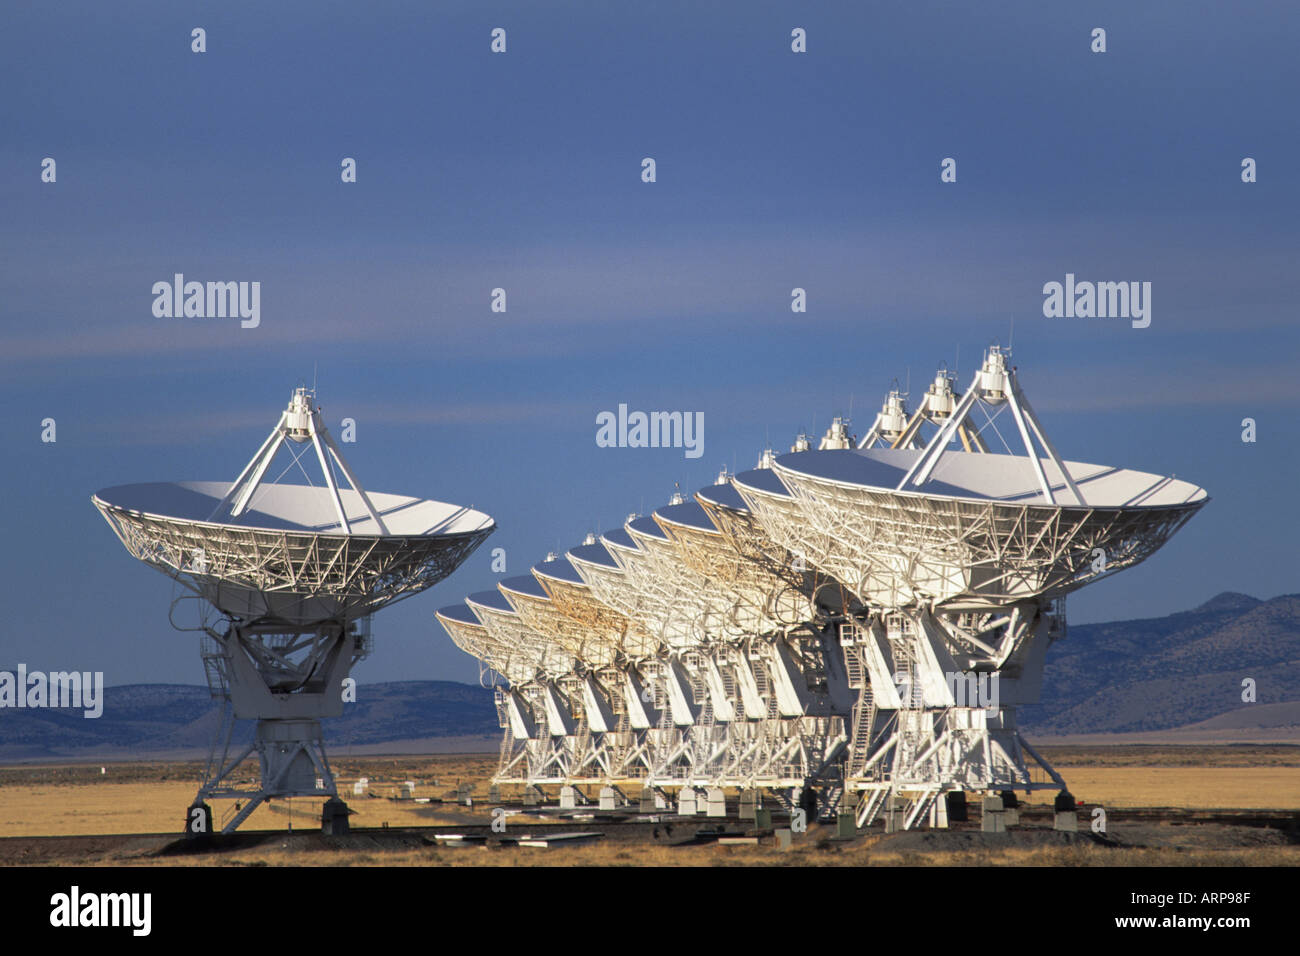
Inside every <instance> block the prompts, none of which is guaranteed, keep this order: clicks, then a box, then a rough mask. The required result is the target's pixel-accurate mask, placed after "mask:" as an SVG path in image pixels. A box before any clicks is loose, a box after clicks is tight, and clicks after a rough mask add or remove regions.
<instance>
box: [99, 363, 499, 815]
mask: <svg viewBox="0 0 1300 956" xmlns="http://www.w3.org/2000/svg"><path fill="white" fill-rule="evenodd" d="M314 397H315V396H314V394H313V393H312V392H311V391H310V390H308V389H305V388H298V389H296V390H295V391H294V393H293V395H292V397H291V399H290V401H289V405H288V408H287V409H286V410H285V411H284V412H283V413H282V414H281V416H280V419H279V422H278V423H277V424H276V426H275V428H274V429H273V430H272V432H271V434H270V436H269V437H268V438H267V439H266V441H265V442H264V443H263V444H262V447H261V448H260V449H259V450H258V452H257V454H255V455H254V456H253V458H252V460H250V461H249V463H248V464H247V466H245V468H244V469H243V470H242V471H241V472H240V473H239V476H238V477H237V478H236V480H235V481H233V482H175V483H154V484H137V485H123V486H119V487H115V488H108V489H105V490H103V491H100V492H98V493H97V494H95V495H94V496H93V498H92V501H93V503H94V505H95V507H96V508H97V509H99V511H100V513H101V514H102V515H103V516H104V518H105V519H106V520H107V521H108V523H109V525H110V527H112V529H113V531H114V532H115V533H116V534H117V536H118V538H119V539H121V541H122V543H123V544H124V545H125V546H126V548H127V550H128V551H129V552H130V553H131V554H132V555H133V556H134V557H136V558H137V559H139V560H141V561H143V562H144V563H146V564H147V565H149V566H150V567H153V568H155V569H157V570H159V571H161V572H163V573H164V574H167V575H168V576H169V577H171V578H173V579H174V580H175V581H177V582H178V583H180V584H181V585H182V586H183V587H185V588H186V589H187V590H188V591H190V592H191V593H192V594H193V595H194V596H197V597H198V598H199V599H201V600H203V601H205V602H207V603H208V604H210V605H211V606H212V607H213V608H215V610H216V611H217V612H218V613H219V614H220V615H221V617H222V618H223V623H222V624H221V626H220V627H211V626H208V625H207V624H204V625H203V627H202V630H203V636H202V637H201V652H202V657H203V662H204V669H205V672H206V674H207V677H208V683H209V687H210V689H211V691H212V694H213V696H214V697H215V698H217V699H219V700H220V701H221V703H222V709H221V722H220V723H221V726H220V731H219V733H218V735H217V737H216V738H215V740H214V743H213V747H212V751H211V754H210V756H209V760H208V768H207V772H206V774H205V779H204V782H203V784H202V786H201V787H200V788H199V792H198V796H197V797H196V799H195V801H194V804H193V805H192V806H191V807H190V809H189V811H188V812H187V817H186V833H187V834H188V835H191V836H199V835H202V834H205V833H210V832H212V812H211V808H210V806H209V805H208V801H209V800H213V799H232V800H235V801H237V803H236V804H235V807H237V808H238V809H233V808H232V812H231V814H229V815H228V816H229V819H226V820H224V821H223V822H222V830H223V832H226V833H229V832H233V831H234V830H235V829H236V828H237V827H238V826H239V825H240V824H241V823H242V822H243V821H244V820H246V819H247V818H248V816H249V815H250V814H251V813H252V812H253V811H254V810H255V809H256V808H257V807H258V806H259V805H260V804H261V803H262V802H263V801H265V800H268V799H273V798H284V797H326V798H327V801H328V802H327V803H326V805H325V811H324V814H323V820H324V821H325V822H326V823H327V825H331V824H332V829H334V830H339V829H342V828H346V820H347V816H346V814H347V808H346V806H345V805H344V804H343V803H342V801H340V800H339V799H338V792H337V788H336V786H335V782H334V776H333V774H332V772H331V770H330V767H329V762H328V760H327V758H326V755H325V748H324V746H323V743H322V738H321V725H320V721H321V719H323V718H326V717H337V716H339V715H340V714H342V712H343V683H344V680H345V679H346V678H347V677H348V675H349V672H350V671H351V669H352V666H353V665H354V664H355V663H356V662H357V661H359V660H360V659H361V658H363V657H364V656H365V655H366V654H367V653H368V652H369V650H370V639H369V619H370V615H372V614H373V613H374V612H375V611H378V610H380V609H381V608H384V607H387V606H388V605H390V604H393V603H395V602H397V601H400V600H402V599H403V598H406V597H410V596H411V595H413V594H417V593H419V592H420V591H423V590H425V589H426V588H428V587H431V586H432V585H434V584H436V583H437V582H439V581H441V580H442V579H443V578H445V577H446V576H447V575H449V574H450V573H451V572H452V571H454V570H455V569H456V568H457V567H459V566H460V564H461V563H463V562H464V560H465V559H466V558H467V557H469V555H470V554H471V553H472V552H473V551H474V550H475V549H476V548H477V547H478V546H479V545H480V544H482V542H483V540H484V539H485V538H486V537H487V536H488V535H489V534H491V533H492V531H493V530H494V529H495V525H494V523H493V522H492V519H491V518H490V517H488V516H487V515H486V514H483V513H482V512H479V511H474V510H473V509H470V508H464V507H459V506H456V505H450V504H445V503H442V502H438V501H432V500H426V499H420V498H413V497H409V496H405V495H394V494H370V493H367V492H366V491H365V489H364V488H362V486H361V483H360V482H359V481H358V480H357V477H356V474H355V472H353V470H352V468H351V467H350V466H349V465H348V463H347V460H346V459H345V458H344V456H343V453H342V451H341V450H340V449H339V447H338V445H337V444H335V442H334V440H333V438H332V437H331V436H330V434H329V431H328V430H327V429H326V427H325V425H324V423H323V421H322V419H321V414H320V409H319V408H318V407H316V405H315V404H314ZM295 446H297V447H298V451H296V452H295V451H294V448H295ZM282 448H284V449H287V450H288V451H289V452H290V454H291V457H292V460H291V461H290V462H289V464H288V466H287V467H286V468H285V469H284V470H283V471H282V472H281V473H280V474H279V475H278V476H277V478H276V479H275V480H272V481H267V475H268V474H269V473H270V469H271V467H272V464H273V462H274V460H275V458H276V455H277V453H278V452H279V451H280V450H281V449H282ZM308 449H311V450H312V451H314V453H315V455H314V457H315V465H317V466H318V467H319V479H318V480H319V481H320V484H316V483H314V482H312V480H311V476H310V473H309V472H308V469H307V467H305V466H304V464H303V462H302V458H303V457H305V456H306V453H307V451H308ZM311 464H312V461H311V459H310V458H309V459H308V461H307V465H311ZM295 467H296V468H298V469H299V472H300V473H301V474H302V476H303V477H304V478H306V480H307V481H308V484H306V485H300V484H287V483H286V484H281V483H279V480H278V479H279V478H281V477H283V476H284V475H285V474H286V473H288V472H289V471H291V470H292V469H294V468H295ZM336 469H337V471H336ZM339 475H341V476H342V477H343V478H344V479H346V481H347V483H348V485H349V487H346V488H345V487H341V481H340V480H339ZM241 719H251V720H255V721H256V722H257V723H256V732H255V734H254V739H253V741H252V742H251V743H250V744H248V745H247V746H245V747H243V748H242V749H234V750H232V746H231V742H232V740H233V734H234V728H235V725H236V721H237V720H241ZM253 753H256V754H257V757H258V761H259V767H260V775H259V784H258V785H257V786H256V787H254V788H252V789H249V788H248V787H246V786H243V785H240V784H239V783H238V782H237V775H238V768H239V767H240V765H241V764H242V763H243V761H244V760H245V758H247V757H249V756H251V755H252V754H253Z"/></svg>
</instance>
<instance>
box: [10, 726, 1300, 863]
mask: <svg viewBox="0 0 1300 956" xmlns="http://www.w3.org/2000/svg"><path fill="white" fill-rule="evenodd" d="M1229 749H1230V748H1223V749H1222V750H1220V751H1217V752H1214V751H1212V752H1203V750H1204V748H1196V749H1195V750H1194V751H1193V748H1181V749H1180V748H1168V749H1167V750H1158V749H1143V750H1141V751H1137V752H1134V753H1118V752H1117V753H1114V754H1110V753H1105V752H1102V753H1100V754H1096V753H1095V751H1088V752H1086V753H1082V752H1074V753H1070V754H1066V755H1065V756H1066V759H1064V760H1062V759H1061V755H1060V754H1053V758H1055V759H1056V760H1057V761H1058V762H1059V763H1060V764H1061V765H1062V767H1063V774H1064V776H1065V778H1066V780H1067V782H1068V783H1069V786H1070V789H1071V792H1073V793H1074V794H1075V796H1076V797H1077V798H1078V799H1080V800H1081V801H1083V802H1084V803H1086V804H1088V805H1101V806H1104V807H1106V808H1107V809H1108V810H1118V811H1121V812H1118V813H1115V812H1112V813H1110V814H1109V815H1108V819H1109V821H1110V822H1111V824H1112V832H1113V833H1117V834H1118V833H1121V826H1122V825H1123V824H1125V823H1126V822H1128V821H1126V820H1125V817H1124V814H1123V813H1122V810H1123V809H1124V808H1134V807H1179V808H1186V809H1219V808H1237V809H1290V810H1296V809H1300V760H1297V759H1296V753H1295V749H1294V748H1289V749H1288V748H1272V749H1270V748H1259V749H1258V750H1256V751H1253V752H1250V753H1246V752H1243V751H1232V752H1229ZM1089 757H1094V759H1093V760H1088V759H1087V758H1089ZM1139 760H1142V761H1145V765H1143V764H1139V763H1138V762H1137V761H1139ZM1193 761H1196V762H1193ZM495 763H496V761H495V758H494V757H490V756H475V755H469V756H466V755H454V756H446V757H396V758H349V759H344V760H341V761H338V762H337V764H336V767H335V769H336V771H337V772H338V773H339V777H340V791H341V792H342V793H343V794H344V798H345V799H346V800H347V802H348V804H349V806H350V807H351V808H352V809H353V810H354V811H355V813H354V815H353V817H352V825H353V827H354V828H358V829H359V828H367V827H373V828H380V827H382V826H383V825H384V824H385V823H387V824H388V825H389V826H391V827H394V828H401V827H411V826H418V827H429V826H438V825H446V826H447V827H448V828H454V827H455V826H456V825H458V824H463V823H466V822H469V821H470V820H473V821H475V822H478V823H486V822H488V819H489V816H488V814H489V812H490V811H489V808H488V807H486V806H483V805H482V803H479V804H478V805H476V806H475V807H474V808H473V810H467V809H466V808H462V807H458V806H456V805H455V804H454V803H453V802H451V801H450V800H449V801H448V803H445V804H438V803H432V804H419V803H414V802H411V801H405V800H403V801H398V800H390V799H385V798H384V797H383V796H378V795H382V794H393V793H396V792H398V788H399V787H400V785H401V783H402V782H404V781H406V780H414V781H415V782H416V795H417V796H430V797H435V798H438V797H441V798H451V797H452V796H453V795H454V793H455V790H456V787H457V786H458V785H459V784H460V783H462V782H469V783H472V784H474V786H475V791H476V794H477V796H478V797H479V799H480V800H482V799H483V798H484V797H486V793H487V782H488V778H489V777H490V775H491V772H492V770H493V769H494V768H495ZM1252 764H1253V765H1252ZM198 769H199V768H198V767H197V766H195V765H182V764H158V763H154V764H143V763H142V764H116V765H112V766H110V767H109V768H108V773H106V774H100V773H99V767H98V766H94V767H88V766H84V765H82V766H78V765H68V766H63V767H53V766H23V767H9V768H0V835H2V836H6V837H24V836H77V835H102V834H132V833H155V834H172V833H176V834H179V831H180V829H181V823H182V819H183V814H184V810H185V808H186V807H187V806H188V805H189V803H190V802H191V800H192V799H193V797H194V793H195V791H196V789H197V782H196V775H197V772H198ZM248 769H250V770H251V767H250V768H248ZM360 775H365V776H368V777H369V778H370V781H371V784H370V793H371V796H368V797H357V796H353V795H352V792H351V783H352V781H353V780H354V779H356V777H358V776H360ZM1050 799H1051V794H1050V793H1043V794H1039V795H1038V796H1037V797H1036V799H1035V801H1033V802H1044V801H1047V800H1050ZM228 805H229V804H228V803H227V802H225V801H214V802H213V810H214V813H215V814H216V816H217V818H218V820H220V818H221V816H222V814H223V813H224V812H225V810H226V808H227V807H228ZM320 805H321V801H320V800H319V799H317V800H307V799H301V800H293V801H277V802H276V803H274V804H271V805H269V806H262V807H260V808H259V809H258V810H257V811H256V812H255V813H254V814H253V816H252V817H251V818H250V819H249V821H247V822H246V823H245V824H244V826H243V828H242V830H244V831H245V832H248V831H256V830H270V831H277V830H279V831H284V832H285V836H284V838H283V839H281V838H280V837H278V836H273V837H269V838H268V839H266V840H265V841H264V842H262V843H261V844H260V845H257V846H251V847H247V848H243V849H235V850H223V851H219V852H210V853H203V854H196V855H181V856H166V857H156V856H154V855H153V853H154V852H155V851H156V850H158V849H160V848H161V847H162V846H164V845H165V844H166V843H168V842H169V841H170V838H153V839H150V840H143V841H128V843H127V844H120V843H119V844H117V845H116V847H117V848H116V849H111V850H109V849H104V850H102V851H97V850H95V849H94V846H93V843H92V844H88V847H89V849H87V851H86V852H87V853H88V854H90V855H89V856H88V857H87V859H86V860H85V861H79V860H77V859H76V858H75V854H65V855H63V856H60V855H58V854H54V855H52V856H51V855H47V854H44V851H41V852H40V853H38V854H37V856H39V857H40V859H36V858H34V857H33V858H30V859H29V858H28V857H27V856H25V855H24V854H18V855H17V857H16V858H15V859H13V860H10V861H7V862H19V863H22V862H46V863H50V864H54V865H59V864H66V863H74V862H95V863H99V864H109V865H111V864H115V863H128V864H130V865H164V866H194V865H200V866H284V865H290V866H293V865H311V866H345V865H386V866H389V865H391V866H407V865H412V866H557V865H563V866H657V865H660V866H664V865H672V866H746V865H764V866H773V865H776V866H825V865H832V866H893V865H934V866H958V865H992V864H1016V865H1025V866H1062V865H1069V866H1104V865H1113V864H1119V863H1122V864H1126V865H1138V866H1144V865H1166V866H1167V865H1177V866H1186V865H1206V864H1212V865H1222V866H1242V865H1245V866H1269V865H1286V866H1300V846H1290V845H1286V844H1285V841H1284V840H1282V839H1280V837H1279V838H1277V839H1273V838H1272V837H1276V836H1278V835H1277V834H1276V831H1245V830H1242V831H1241V833H1239V834H1237V835H1236V836H1233V835H1231V834H1229V833H1228V830H1227V829H1224V828H1219V829H1218V830H1215V829H1214V828H1213V827H1199V826H1198V827H1190V826H1182V827H1179V826H1172V825H1167V824H1160V823H1150V822H1148V823H1145V824H1142V826H1144V827H1146V829H1145V830H1143V831H1142V835H1141V838H1140V839H1133V840H1129V841H1127V842H1128V843H1130V844H1141V845H1140V846H1139V845H1130V846H1126V847H1124V848H1122V849H1119V848H1115V847H1106V846H1098V845H1095V844H1092V843H1089V842H1087V841H1085V842H1083V843H1080V844H1077V845H1073V846H1060V845H1044V846H1039V847H1011V846H1007V847H996V846H990V847H976V848H973V849H967V850H961V851H955V850H942V849H935V850H928V849H927V850H925V851H923V852H922V851H916V850H898V849H892V848H891V845H890V844H888V843H886V844H885V845H883V846H881V845H880V843H881V840H882V839H883V835H882V834H881V833H880V831H878V830H876V831H873V833H872V834H871V835H869V836H867V837H866V838H865V839H862V840H859V841H856V842H854V843H852V844H848V845H845V844H838V843H830V844H827V843H826V842H825V840H824V838H825V837H827V836H829V835H830V832H829V829H827V828H824V827H812V828H810V830H809V832H808V833H807V834H805V835H803V836H801V837H799V838H798V839H797V840H796V843H795V846H794V847H793V848H792V849H790V850H788V851H780V850H778V849H777V848H776V847H775V846H772V845H760V846H757V847H722V846H718V845H716V844H714V845H708V844H706V845H702V846H678V847H673V846H667V845H664V844H658V843H639V842H638V843H627V842H621V841H620V840H616V839H613V838H610V839H608V840H606V841H602V842H598V843H595V844H590V845H586V846H567V847H561V848H552V849H540V848H539V849H533V848H523V847H504V848H491V849H488V848H484V847H481V846H474V847H466V848H463V849H453V848H448V847H439V846H411V845H409V844H407V845H404V846H403V845H399V841H395V842H394V844H393V845H392V846H391V847H386V848H385V847H379V848H376V849H373V850H365V849H362V850H358V849H355V848H354V849H331V848H328V847H327V846H326V845H324V844H322V842H321V841H319V840H312V839H311V838H309V837H308V836H306V834H308V833H314V832H316V831H318V829H319V813H320ZM290 822H292V824H293V829H294V830H295V831H299V834H302V835H300V836H299V835H295V836H294V837H290V836H289V835H288V833H287V831H288V828H289V824H290ZM1080 823H1081V826H1083V827H1084V828H1086V827H1087V819H1086V818H1084V819H1081V821H1080ZM527 825H529V821H527V820H525V819H524V818H521V817H512V818H511V823H510V827H511V830H512V831H513V832H518V829H517V828H519V827H523V826H527ZM532 825H533V827H534V829H535V830H536V831H544V830H545V827H546V823H545V822H544V821H536V822H534V823H533V824H532ZM1135 825H1136V824H1135ZM593 829H599V824H598V823H593ZM1133 832H1137V831H1133ZM1254 833H1263V834H1266V835H1268V838H1258V839H1257V838H1255V837H1254V836H1252V835H1251V834H1254ZM1242 834H1245V835H1244V836H1243V835H1242ZM1238 837H1240V838H1241V839H1240V841H1239V842H1241V843H1245V842H1246V841H1248V840H1254V841H1255V843H1256V845H1253V846H1246V845H1237V843H1234V842H1233V841H1234V840H1237V838H1238ZM1121 842H1124V841H1123V840H1122V841H1121ZM25 852H26V851H24V853H25Z"/></svg>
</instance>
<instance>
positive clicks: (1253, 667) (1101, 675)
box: [1019, 592, 1300, 743]
mask: <svg viewBox="0 0 1300 956" xmlns="http://www.w3.org/2000/svg"><path fill="white" fill-rule="evenodd" d="M1246 678H1250V679H1252V680H1253V681H1254V682H1255V701H1256V702H1255V703H1245V702H1243V701H1242V699H1241V698H1242V691H1243V687H1242V681H1243V680H1245V679H1246ZM1042 700H1043V703H1041V704H1038V705H1036V706H1033V707H1025V708H1023V709H1022V710H1021V711H1020V716H1019V720H1020V724H1021V726H1022V727H1023V728H1025V729H1026V730H1027V731H1029V732H1030V733H1031V734H1036V735H1072V734H1099V733H1106V734H1116V733H1134V732H1142V731H1148V732H1149V731H1165V730H1171V729H1175V728H1186V729H1189V730H1190V729H1191V728H1190V727H1189V726H1188V725H1199V726H1201V727H1202V728H1203V729H1205V730H1219V729H1221V730H1226V729H1237V730H1252V729H1270V728H1271V729H1274V730H1279V729H1283V728H1287V727H1290V728H1293V729H1294V730H1295V734H1294V737H1295V740H1296V742H1297V743H1300V719H1298V718H1300V595H1297V594H1284V595H1282V596H1281V597H1275V598H1272V599H1271V600H1268V601H1261V600H1259V599H1257V598H1253V597H1250V596H1249V595H1246V594H1236V593H1232V592H1225V593H1223V594H1220V595H1219V596H1218V597H1215V598H1213V599H1211V600H1209V601H1207V602H1205V603H1204V604H1202V605H1201V606H1200V607H1198V608H1195V609H1193V610H1191V611H1184V612H1181V613H1179V614H1170V615H1169V616H1168V617H1159V618H1149V619H1145V620H1137V621H1115V622H1112V623H1109V624H1085V625H1081V626H1078V627H1071V628H1070V629H1069V634H1068V636H1067V638H1066V640H1064V641H1061V642H1060V643H1058V644H1056V645H1054V646H1053V647H1052V648H1051V649H1050V650H1049V651H1048V653H1047V667H1046V671H1045V673H1044V679H1043V695H1042Z"/></svg>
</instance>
